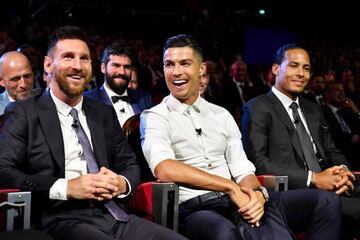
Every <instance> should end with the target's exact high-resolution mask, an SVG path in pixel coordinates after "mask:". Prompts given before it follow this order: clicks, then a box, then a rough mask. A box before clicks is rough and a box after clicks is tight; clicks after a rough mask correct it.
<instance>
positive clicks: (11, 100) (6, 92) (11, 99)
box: [4, 90, 15, 102]
mask: <svg viewBox="0 0 360 240" xmlns="http://www.w3.org/2000/svg"><path fill="white" fill-rule="evenodd" d="M4 93H5V94H6V96H7V97H8V98H9V101H10V102H15V99H13V98H12V97H11V96H10V95H9V92H8V91H7V90H5V92H4Z"/></svg>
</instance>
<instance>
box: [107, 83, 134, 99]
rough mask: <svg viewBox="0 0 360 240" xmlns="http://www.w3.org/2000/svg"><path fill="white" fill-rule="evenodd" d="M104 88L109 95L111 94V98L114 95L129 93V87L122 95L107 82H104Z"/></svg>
mask: <svg viewBox="0 0 360 240" xmlns="http://www.w3.org/2000/svg"><path fill="white" fill-rule="evenodd" d="M104 89H105V91H106V93H107V95H108V96H109V98H111V97H112V96H127V95H128V92H127V89H125V92H124V93H123V94H122V95H119V94H117V93H116V92H114V91H113V90H112V89H111V88H110V87H109V85H108V84H107V83H106V82H104Z"/></svg>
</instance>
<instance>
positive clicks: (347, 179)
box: [335, 166, 355, 195]
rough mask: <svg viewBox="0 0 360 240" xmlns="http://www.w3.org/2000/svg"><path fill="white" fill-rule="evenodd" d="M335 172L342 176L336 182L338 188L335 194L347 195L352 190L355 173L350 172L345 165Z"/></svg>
mask: <svg viewBox="0 0 360 240" xmlns="http://www.w3.org/2000/svg"><path fill="white" fill-rule="evenodd" d="M335 174H338V175H339V176H341V178H342V179H341V181H340V182H338V184H337V188H338V190H337V191H336V194H339V195H340V194H342V193H346V194H348V195H349V194H350V193H351V192H353V191H354V185H353V182H354V181H355V175H354V174H353V173H352V172H350V171H349V169H348V168H347V167H346V166H342V168H341V169H339V170H336V171H335Z"/></svg>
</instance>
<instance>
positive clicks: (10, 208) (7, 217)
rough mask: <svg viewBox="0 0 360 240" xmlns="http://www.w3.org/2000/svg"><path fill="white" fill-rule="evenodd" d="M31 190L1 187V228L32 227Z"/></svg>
mask: <svg viewBox="0 0 360 240" xmlns="http://www.w3.org/2000/svg"><path fill="white" fill-rule="evenodd" d="M30 212H31V192H20V191H19V190H17V189H0V230H6V231H12V230H16V229H29V228H30Z"/></svg>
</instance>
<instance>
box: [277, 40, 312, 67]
mask: <svg viewBox="0 0 360 240" xmlns="http://www.w3.org/2000/svg"><path fill="white" fill-rule="evenodd" d="M292 49H302V50H304V51H305V52H307V51H306V50H305V49H304V48H302V47H301V46H300V45H298V44H296V43H288V44H285V45H283V46H281V47H280V48H279V49H278V50H277V51H276V53H275V55H274V59H273V63H275V64H279V65H280V64H281V63H282V62H283V61H284V57H285V52H286V51H288V50H292Z"/></svg>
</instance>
